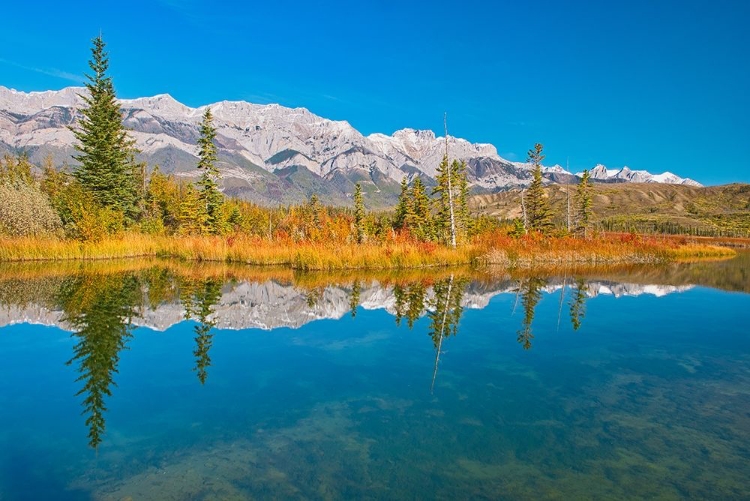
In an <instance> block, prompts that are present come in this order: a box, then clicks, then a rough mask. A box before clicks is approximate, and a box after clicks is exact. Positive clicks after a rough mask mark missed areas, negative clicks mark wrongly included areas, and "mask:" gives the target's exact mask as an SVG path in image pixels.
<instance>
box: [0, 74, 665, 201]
mask: <svg viewBox="0 0 750 501" xmlns="http://www.w3.org/2000/svg"><path fill="white" fill-rule="evenodd" d="M84 92H85V90H84V89H83V88H74V87H70V88H66V89H63V90H60V91H46V92H30V93H25V92H18V91H15V90H12V89H7V88H5V87H2V86H0V152H2V151H11V152H19V151H25V152H27V153H28V154H29V156H30V158H31V160H32V161H34V162H41V161H42V160H43V159H44V158H45V157H46V156H48V155H51V156H52V158H53V160H54V161H55V163H56V164H58V165H62V164H63V163H68V164H72V163H74V161H73V159H72V155H73V154H74V153H75V147H74V145H75V138H74V136H73V133H72V132H71V130H70V129H69V127H70V126H75V123H76V120H77V119H78V117H79V116H80V113H79V111H78V110H80V109H81V107H82V106H84V103H83V100H82V98H81V97H80V94H82V93H84ZM120 103H121V107H122V111H123V117H124V123H125V125H126V126H127V127H128V128H130V129H131V134H132V135H133V137H134V138H135V140H136V144H137V147H138V148H139V149H140V150H141V159H142V160H145V161H146V162H148V164H149V165H151V166H155V165H158V166H159V167H160V169H161V170H162V171H164V172H174V173H175V174H176V175H179V176H184V177H192V176H197V175H198V173H197V169H196V168H195V165H196V162H197V160H196V153H197V147H196V140H197V138H198V127H199V123H200V120H201V116H202V114H203V112H204V110H205V108H206V107H205V106H203V107H199V108H191V107H189V106H185V105H184V104H181V103H179V102H178V101H176V100H175V99H173V98H172V97H171V96H169V95H167V94H161V95H157V96H154V97H148V98H138V99H124V100H121V101H120ZM209 106H210V108H211V111H212V112H213V115H214V124H215V126H216V128H217V138H216V139H217V144H218V146H219V160H220V162H219V168H220V170H221V171H222V174H223V187H224V190H225V191H226V192H227V193H229V194H232V195H235V196H240V197H243V198H247V199H251V200H254V201H257V202H260V203H265V204H278V203H289V202H299V201H302V200H304V199H307V198H308V197H309V196H310V195H311V194H312V193H317V194H318V195H319V196H320V197H321V199H323V200H324V201H326V202H328V203H332V204H346V205H348V204H350V203H351V201H350V194H351V193H352V192H353V191H354V183H356V182H361V183H362V184H363V188H364V189H365V193H366V200H367V202H366V203H367V204H368V205H370V206H371V207H375V206H384V205H390V204H393V203H395V201H396V198H397V196H398V192H399V184H400V182H401V180H402V179H403V178H404V177H407V178H409V179H411V178H413V177H414V176H417V175H419V176H422V177H424V178H425V182H426V184H428V185H430V184H432V183H433V182H434V181H433V178H434V176H435V172H436V169H437V166H438V165H439V163H440V160H441V159H442V157H443V154H444V152H445V138H444V137H436V136H435V134H434V133H433V132H432V131H419V130H414V129H403V130H400V131H396V132H394V133H393V135H390V136H388V135H385V134H371V135H369V136H364V135H362V134H361V133H360V132H359V131H357V130H356V129H355V128H354V127H352V126H351V125H350V124H349V123H348V122H346V121H335V120H328V119H325V118H322V117H319V116H317V115H315V114H313V113H311V112H310V111H309V110H307V109H305V108H286V107H283V106H280V105H277V104H270V105H257V104H251V103H248V102H244V101H236V102H234V101H221V102H219V103H214V104H211V105H209ZM448 149H449V154H450V156H451V158H457V159H459V160H465V161H466V163H467V171H468V178H469V182H470V184H471V185H472V187H473V188H474V190H475V191H483V192H487V191H490V192H491V191H498V190H503V189H507V188H509V187H513V186H519V185H526V184H528V183H529V182H530V180H531V173H530V168H529V165H528V164H524V163H517V162H510V161H508V160H506V159H504V158H502V157H500V156H499V155H498V154H497V149H496V148H495V147H494V146H493V145H491V144H480V143H470V142H469V141H466V140H465V139H459V138H455V137H449V140H448ZM597 169H598V167H597ZM546 170H547V171H548V172H546V173H545V176H546V177H547V178H548V179H549V180H551V181H559V180H560V179H561V177H560V176H563V178H565V176H571V177H570V178H565V179H567V180H568V181H563V182H569V180H570V179H574V178H573V177H572V176H573V175H572V174H570V173H568V172H567V171H565V170H564V169H562V168H561V167H559V166H554V167H551V168H548V169H546ZM595 170H596V169H595ZM623 170H624V169H623ZM634 172H640V171H634ZM649 176H651V175H649ZM661 176H662V177H661V178H660V177H659V176H651V178H650V179H652V180H653V181H654V182H674V181H673V180H677V181H678V182H679V181H680V178H677V177H676V176H674V177H670V176H671V175H670V176H667V175H666V174H663V175H661ZM597 179H599V178H597ZM618 179H623V180H630V179H625V176H624V175H623V176H621V177H620V178H618Z"/></svg>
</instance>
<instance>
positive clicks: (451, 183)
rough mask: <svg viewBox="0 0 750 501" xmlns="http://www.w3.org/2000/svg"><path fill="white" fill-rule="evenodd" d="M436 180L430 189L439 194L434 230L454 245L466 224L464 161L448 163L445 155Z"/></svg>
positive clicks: (444, 240)
mask: <svg viewBox="0 0 750 501" xmlns="http://www.w3.org/2000/svg"><path fill="white" fill-rule="evenodd" d="M436 180H437V185H436V186H435V188H434V189H433V190H432V194H433V195H435V194H437V195H439V197H438V199H437V214H436V216H435V226H436V231H437V233H438V235H439V239H440V240H442V241H443V242H445V243H447V244H449V245H450V246H451V247H455V246H456V243H457V241H459V240H461V238H462V236H463V235H464V234H465V233H466V230H467V226H468V214H469V210H468V191H469V190H468V181H467V179H466V163H464V162H459V161H458V160H453V161H452V162H450V163H449V162H448V156H447V155H445V156H444V157H443V161H442V162H440V166H439V167H438V174H437V178H436Z"/></svg>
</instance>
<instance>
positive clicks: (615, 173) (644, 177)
mask: <svg viewBox="0 0 750 501" xmlns="http://www.w3.org/2000/svg"><path fill="white" fill-rule="evenodd" d="M582 175H583V172H577V173H576V176H578V177H581V176H582ZM589 175H590V176H591V178H592V179H596V180H599V181H615V182H617V181H620V182H626V183H664V184H683V185H686V186H702V185H701V184H700V183H698V182H697V181H693V180H692V179H688V178H682V177H679V176H676V175H674V174H672V173H671V172H664V173H662V174H651V173H650V172H648V171H645V170H632V169H630V168H629V167H627V166H625V167H623V168H622V169H619V170H617V169H608V168H607V167H606V166H604V165H602V164H598V165H597V166H596V167H594V168H593V169H591V170H590V171H589Z"/></svg>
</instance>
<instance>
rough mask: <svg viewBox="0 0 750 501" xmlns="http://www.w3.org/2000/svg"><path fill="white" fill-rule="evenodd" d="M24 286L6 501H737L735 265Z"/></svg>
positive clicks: (742, 337) (10, 379)
mask: <svg viewBox="0 0 750 501" xmlns="http://www.w3.org/2000/svg"><path fill="white" fill-rule="evenodd" d="M125 268H127V267H125ZM0 271H2V270H0ZM32 271H33V273H32V272H29V270H25V272H24V273H21V272H20V271H19V272H14V271H13V270H5V273H0V276H4V277H6V278H4V279H0V302H2V306H1V307H0V325H3V327H0V374H1V375H2V377H1V378H0V409H2V412H0V500H3V501H5V500H15V499H61V500H66V499H106V500H109V499H111V500H122V499H134V500H138V499H163V500H171V499H256V498H300V499H401V498H406V499H431V498H439V499H466V498H471V499H579V498H591V499H612V498H621V499H625V498H629V499H632V498H654V499H686V498H691V499H743V498H744V499H747V498H750V487H748V482H747V478H750V328H748V325H749V324H750V294H748V293H747V289H748V287H750V279H748V268H747V259H746V258H745V259H743V260H739V261H736V262H735V264H733V265H728V264H727V263H721V264H716V265H709V264H705V263H704V264H701V265H693V266H688V265H685V266H679V267H671V268H669V269H659V270H657V271H653V270H651V269H648V268H645V269H638V270H626V271H622V270H620V271H612V272H604V271H602V272H597V273H593V272H592V273H588V274H578V275H576V274H570V275H568V274H557V275H556V276H547V275H528V274H527V275H526V276H512V275H507V274H497V275H489V274H482V275H481V276H476V275H471V274H463V273H455V274H451V273H449V272H443V273H441V275H440V276H418V277H413V276H412V277H405V278H399V277H393V276H389V277H387V278H378V277H362V278H357V277H346V278H343V279H342V278H340V277H339V278H331V279H329V280H327V279H326V278H325V277H313V278H309V277H292V278H289V277H286V278H283V279H272V280H262V281H258V282H254V281H251V280H247V279H243V278H242V277H238V276H234V275H232V274H231V273H229V274H227V273H224V274H220V275H218V276H217V275H216V274H213V275H211V276H208V274H206V275H205V276H202V275H201V273H199V272H193V273H192V274H190V275H189V277H186V276H181V275H180V274H179V273H177V272H175V271H170V270H167V269H165V268H161V267H159V265H154V266H150V265H149V266H147V267H140V268H138V269H134V270H130V271H128V270H125V271H107V272H105V271H103V270H90V269H86V268H82V269H80V270H67V271H65V272H59V273H49V274H46V273H45V272H44V270H41V271H40V270H38V269H35V270H32ZM17 276H24V277H27V278H23V279H21V278H15V277H17ZM722 276H725V277H726V280H722V279H721V277H722ZM352 307H354V308H353V311H352ZM185 310H187V312H186V311H185ZM352 313H354V315H353V314H352ZM185 317H189V319H188V320H185ZM131 324H132V325H131ZM409 324H411V326H410V325H409ZM129 325H130V326H129ZM575 327H577V329H576V328H575Z"/></svg>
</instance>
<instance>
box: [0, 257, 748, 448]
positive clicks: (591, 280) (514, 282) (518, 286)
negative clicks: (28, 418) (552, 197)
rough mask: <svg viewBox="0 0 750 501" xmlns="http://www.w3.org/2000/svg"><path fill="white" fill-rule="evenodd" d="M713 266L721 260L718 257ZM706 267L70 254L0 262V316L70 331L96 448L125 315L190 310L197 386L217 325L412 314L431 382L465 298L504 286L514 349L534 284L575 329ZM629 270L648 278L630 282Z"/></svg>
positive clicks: (678, 287)
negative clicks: (195, 262) (308, 262)
mask: <svg viewBox="0 0 750 501" xmlns="http://www.w3.org/2000/svg"><path fill="white" fill-rule="evenodd" d="M714 266H715V267H721V268H722V269H723V270H726V269H731V268H728V265H727V264H726V263H717V264H715V265H714ZM696 270H698V271H696ZM636 271H637V270H636ZM715 271H716V270H715V269H712V268H711V265H709V264H707V263H701V264H700V265H699V266H698V267H697V268H690V267H689V266H688V265H685V266H676V265H673V266H670V267H665V268H661V272H662V275H658V273H657V269H655V268H643V269H642V270H641V275H639V274H638V273H637V272H634V271H633V270H629V271H628V274H627V278H628V280H629V281H628V282H624V281H617V279H618V278H619V277H620V275H618V273H620V272H619V271H617V270H614V271H612V272H600V271H593V272H589V273H588V274H586V273H581V274H577V275H576V276H575V277H574V278H573V286H572V287H568V281H569V278H568V276H566V275H563V278H559V277H555V276H554V275H537V274H527V275H525V276H520V277H519V276H512V275H509V274H507V273H503V274H499V275H492V274H487V273H473V272H467V271H443V272H441V274H438V275H435V274H432V275H424V274H415V275H408V276H399V275H396V276H393V275H388V276H384V277H383V276H363V277H351V276H346V277H327V276H320V275H305V276H302V275H299V276H292V275H282V276H280V277H279V276H274V275H273V274H271V275H270V276H261V277H255V276H252V275H248V273H250V270H248V269H243V268H226V267H217V268H210V267H208V268H192V267H185V268H179V267H174V266H166V265H164V264H161V263H125V264H122V263H119V264H113V265H110V266H109V267H107V266H100V265H83V266H81V265H79V266H76V267H69V268H67V269H63V270H59V269H57V268H40V267H28V266H26V267H24V266H19V267H0V304H1V305H2V306H3V308H0V310H1V311H0V326H2V325H7V324H10V323H16V322H19V321H27V322H28V321H31V322H37V323H44V324H49V325H57V326H60V327H62V328H64V329H66V330H70V331H72V332H73V336H74V337H75V339H76V343H75V345H74V347H73V353H72V355H71V358H70V359H69V360H68V362H67V363H68V364H69V365H71V366H72V367H74V368H75V370H76V371H77V373H78V376H77V377H76V381H78V382H80V385H81V386H80V390H79V391H78V393H77V394H76V395H77V396H79V397H82V402H81V405H82V406H83V409H84V410H83V414H84V415H85V416H86V420H85V423H86V426H87V427H88V438H89V444H90V446H91V447H94V448H97V447H98V446H99V445H100V444H101V442H102V439H103V436H104V432H105V430H106V412H107V400H108V399H109V398H110V397H112V392H113V388H114V387H116V382H115V375H116V374H117V373H118V364H119V361H120V354H121V352H122V350H124V349H125V348H127V346H128V342H129V340H130V339H131V338H132V336H133V332H132V330H133V326H134V325H145V326H148V327H151V328H153V329H160V330H161V329H165V328H167V327H169V326H170V325H173V324H174V323H178V322H179V321H181V320H192V321H194V322H195V326H194V343H195V344H194V350H193V356H194V366H193V370H194V371H195V373H196V376H197V379H198V381H199V383H200V384H201V385H205V384H207V381H208V375H209V368H210V367H211V365H212V359H211V349H212V347H213V343H214V336H215V335H216V327H217V326H220V327H222V328H231V329H247V328H263V329H273V328H276V327H281V326H287V327H300V326H302V325H304V324H306V323H309V322H311V321H315V320H317V319H321V318H341V317H343V316H344V315H346V314H347V313H350V314H351V316H352V317H356V315H357V310H358V309H360V308H365V309H377V308H382V309H385V310H387V311H388V312H389V313H391V314H392V315H393V317H394V320H395V323H396V325H401V324H402V323H403V322H404V320H405V321H406V322H405V323H406V326H407V327H408V328H409V329H414V328H415V326H417V323H418V320H419V319H420V318H423V317H426V322H425V324H423V325H425V329H426V333H427V335H428V336H429V338H430V341H431V343H432V346H433V348H434V351H435V359H434V365H433V370H432V378H431V384H430V390H431V391H432V390H433V389H434V386H435V381H436V379H437V376H438V369H439V366H440V362H441V356H442V354H443V353H444V351H445V350H444V342H445V340H446V339H447V338H449V337H451V336H456V335H457V334H458V332H459V330H460V326H461V320H462V316H463V314H464V312H465V309H466V308H472V309H478V308H483V307H485V306H487V305H488V304H489V302H490V301H491V300H492V298H493V297H495V296H497V295H500V294H506V293H507V294H516V297H517V303H520V306H521V309H522V311H523V316H522V317H521V318H520V321H519V323H518V327H519V328H518V331H517V342H518V344H519V345H520V346H521V347H522V348H523V349H524V350H530V349H531V348H532V345H533V341H534V338H535V335H534V330H533V324H534V318H535V314H536V310H537V308H538V306H539V304H540V303H541V302H542V301H543V298H544V294H545V293H548V294H551V293H556V292H559V293H560V300H559V301H560V305H559V313H558V329H559V316H560V314H561V313H562V307H563V303H564V301H565V299H566V298H567V304H568V307H569V316H570V322H571V326H572V329H573V330H574V331H578V330H580V329H581V327H582V323H583V319H584V317H585V316H586V307H587V305H586V302H587V301H588V300H590V298H592V297H594V296H596V295H598V294H603V293H606V294H614V295H618V294H624V295H637V294H641V293H650V294H654V295H657V296H658V295H663V294H669V293H673V292H680V291H682V290H685V288H687V287H689V286H690V283H698V284H701V283H705V284H711V285H712V286H716V285H717V284H718V283H719V282H718V281H717V277H716V275H717V274H716V273H715ZM743 273H745V272H744V271H738V272H731V273H728V277H729V279H728V281H727V284H728V285H727V286H728V287H732V288H737V287H738V284H739V285H742V286H746V285H747V282H744V283H743V282H742V277H743ZM613 277H614V278H613ZM639 277H645V278H644V282H645V281H646V280H648V281H649V282H645V283H640V282H639ZM686 277H690V279H691V280H692V282H688V281H686ZM702 277H703V278H702ZM516 306H517V305H514V308H515V307H516ZM358 320H359V319H357V318H355V321H358Z"/></svg>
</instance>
